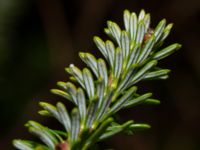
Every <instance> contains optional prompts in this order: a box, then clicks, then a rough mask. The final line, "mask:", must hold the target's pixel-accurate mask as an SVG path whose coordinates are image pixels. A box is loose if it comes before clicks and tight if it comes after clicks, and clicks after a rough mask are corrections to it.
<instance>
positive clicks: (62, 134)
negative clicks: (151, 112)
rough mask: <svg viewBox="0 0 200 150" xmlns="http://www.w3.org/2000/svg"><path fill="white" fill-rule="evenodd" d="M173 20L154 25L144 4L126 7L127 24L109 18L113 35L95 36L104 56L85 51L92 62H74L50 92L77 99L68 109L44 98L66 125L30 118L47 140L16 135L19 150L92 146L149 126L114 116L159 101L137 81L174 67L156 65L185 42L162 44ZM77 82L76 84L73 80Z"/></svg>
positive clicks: (47, 110)
mask: <svg viewBox="0 0 200 150" xmlns="http://www.w3.org/2000/svg"><path fill="white" fill-rule="evenodd" d="M171 28H172V24H168V25H167V24H166V20H165V19H163V20H161V21H160V22H159V23H158V25H157V26H156V27H155V29H154V30H153V29H152V28H151V27H150V14H148V13H145V11H144V10H141V12H140V13H139V15H138V16H137V15H136V14H135V13H134V12H132V13H131V12H129V11H128V10H125V11H124V29H121V28H120V27H119V26H118V25H117V24H116V23H115V22H112V21H108V22H107V28H105V30H104V31H105V33H106V34H107V35H108V36H109V37H110V38H111V39H112V40H113V41H111V40H107V41H103V40H102V39H101V38H100V37H97V36H95V37H94V43H95V44H96V46H97V48H98V49H99V50H100V52H101V53H102V56H103V57H104V58H98V59H97V58H96V57H95V56H93V55H92V54H90V53H86V52H80V53H79V56H80V58H81V59H82V60H83V62H84V63H85V64H86V65H87V67H85V68H84V69H83V70H80V69H79V68H78V67H76V66H74V65H73V64H71V65H70V66H69V67H68V68H66V69H65V70H66V71H67V72H68V73H69V74H70V75H71V78H70V80H71V81H68V82H66V83H65V82H58V83H57V85H58V87H59V89H52V90H51V92H52V93H53V94H56V95H58V96H61V97H63V98H65V99H67V100H69V101H70V102H72V103H73V104H74V109H73V110H72V112H71V113H70V112H68V110H67V109H66V107H65V105H64V104H63V103H62V102H58V103H57V105H56V106H53V105H51V104H49V103H46V102H40V106H41V107H42V110H41V111H39V114H40V115H42V116H51V117H53V118H55V119H57V120H58V121H59V122H60V123H61V124H62V125H63V131H57V130H52V129H50V128H48V127H45V126H43V125H41V124H39V123H37V122H35V121H29V122H28V123H27V124H26V127H28V129H29V131H30V132H31V133H33V134H34V135H36V136H38V137H39V138H40V140H41V141H42V142H43V144H39V143H36V142H32V141H27V140H14V141H13V144H14V146H15V147H16V148H17V149H20V150H39V149H40V150H54V149H56V150H87V149H92V147H93V145H94V144H96V143H97V142H98V141H102V140H104V139H107V138H109V137H111V136H113V135H115V134H118V133H120V132H124V133H134V132H135V131H137V130H138V129H139V130H140V129H148V128H150V126H149V125H147V124H138V123H135V122H134V121H132V120H129V121H127V122H125V123H123V124H119V123H118V122H116V120H115V119H114V118H113V116H114V115H115V114H116V113H117V112H119V111H120V110H121V109H126V108H130V107H133V106H136V105H139V104H159V103H160V101H159V100H157V99H153V98H151V96H152V93H144V94H138V93H137V91H138V87H137V84H138V82H141V81H144V80H155V79H166V78H168V73H169V72H170V70H168V69H161V68H158V67H157V64H158V61H159V60H161V59H163V58H165V57H167V56H169V55H171V54H172V53H173V52H175V51H176V50H178V49H179V48H180V47H181V45H180V44H178V43H175V44H172V45H169V46H167V47H165V48H162V45H163V42H164V40H165V39H166V38H167V36H168V35H169V33H170V30H171ZM74 82H76V85H78V86H76V85H75V84H74Z"/></svg>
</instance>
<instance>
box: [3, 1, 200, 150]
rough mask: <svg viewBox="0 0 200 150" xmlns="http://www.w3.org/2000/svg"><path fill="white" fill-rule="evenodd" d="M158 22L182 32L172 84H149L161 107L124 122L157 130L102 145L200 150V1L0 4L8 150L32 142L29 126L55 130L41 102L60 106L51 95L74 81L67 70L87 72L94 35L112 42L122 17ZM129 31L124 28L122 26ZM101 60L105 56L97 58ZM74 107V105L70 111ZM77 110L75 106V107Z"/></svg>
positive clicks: (169, 62)
mask: <svg viewBox="0 0 200 150" xmlns="http://www.w3.org/2000/svg"><path fill="white" fill-rule="evenodd" d="M142 8H144V9H145V10H146V11H147V12H150V13H151V16H152V27H155V25H156V24H157V23H158V21H159V20H161V19H162V18H163V17H165V18H166V19H167V20H168V22H173V23H174V24H175V25H174V28H173V31H172V32H171V35H170V36H169V38H168V39H167V41H166V43H167V44H170V43H173V42H179V43H181V44H183V48H182V49H181V50H179V51H178V52H177V53H176V54H174V55H173V56H171V57H169V58H167V59H165V60H163V61H161V62H160V66H161V67H164V68H170V69H171V70H172V72H171V74H170V78H169V79H168V80H167V81H154V82H145V83H142V84H141V86H140V89H139V91H140V92H141V93H143V92H146V91H152V92H153V93H154V97H155V98H158V99H160V100H161V102H162V103H161V105H160V106H139V107H136V108H134V109H129V110H125V111H123V112H121V118H122V120H124V121H125V120H127V119H134V120H135V121H137V122H147V123H150V124H151V125H152V129H151V130H148V131H145V132H137V133H136V134H135V135H134V136H125V135H117V136H115V137H114V138H112V139H110V140H108V141H105V142H103V143H101V145H100V147H101V148H102V149H106V148H107V149H108V148H112V147H113V148H115V149H116V150H122V149H125V150H199V149H200V130H199V126H200V48H199V43H200V36H199V35H200V1H198V0H190V1H186V0H162V1H159V0H149V1H145V0H124V1H122V0H121V1H120V0H68V1H67V0H48V1H47V0H36V1H33V0H29V1H27V0H0V117H1V122H0V147H1V149H2V150H7V149H9V150H10V149H13V148H12V145H11V140H12V139H13V138H30V139H31V138H32V136H31V135H30V134H29V133H28V132H27V131H26V129H25V128H24V126H23V125H24V124H25V123H26V121H27V120H29V119H34V120H37V121H39V122H43V123H44V124H52V126H57V125H53V124H54V122H53V121H51V120H48V119H46V118H42V117H40V116H39V115H38V114H37V111H38V109H39V106H38V102H39V101H40V100H43V101H49V102H51V103H53V104H55V103H56V101H58V100H62V99H59V98H58V97H56V96H54V95H52V94H50V92H49V89H51V88H55V87H56V82H57V81H59V80H61V81H66V80H67V75H66V73H65V72H64V67H66V66H68V65H69V64H70V63H74V64H76V65H77V66H80V67H83V63H82V62H81V61H80V59H79V58H78V52H79V51H89V52H92V53H96V48H95V46H94V44H93V42H92V37H93V36H94V35H99V36H101V37H103V38H104V39H105V38H106V36H105V35H104V34H103V28H104V27H105V26H106V20H108V19H111V20H113V21H116V22H117V23H119V24H120V25H122V13H123V10H124V9H129V10H131V11H135V12H137V13H139V11H140V9H142ZM121 27H122V26H121ZM96 55H99V54H96ZM67 105H70V104H67ZM69 107H70V106H69Z"/></svg>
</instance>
